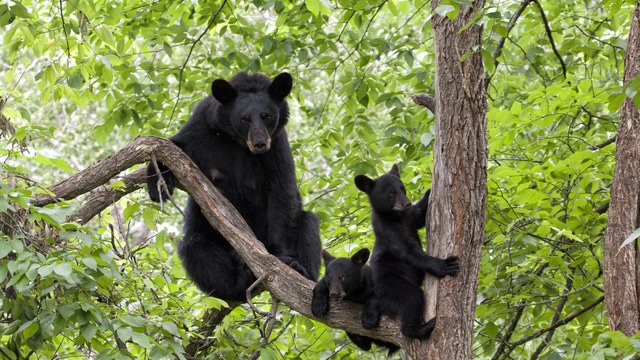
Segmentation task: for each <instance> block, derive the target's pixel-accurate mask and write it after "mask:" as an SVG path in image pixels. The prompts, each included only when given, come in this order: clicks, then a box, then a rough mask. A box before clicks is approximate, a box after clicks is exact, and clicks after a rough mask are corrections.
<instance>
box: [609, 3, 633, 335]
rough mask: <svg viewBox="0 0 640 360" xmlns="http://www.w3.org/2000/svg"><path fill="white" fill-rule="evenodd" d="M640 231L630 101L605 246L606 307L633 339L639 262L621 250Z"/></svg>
mask: <svg viewBox="0 0 640 360" xmlns="http://www.w3.org/2000/svg"><path fill="white" fill-rule="evenodd" d="M637 76H640V5H639V6H636V9H635V12H634V14H633V20H632V22H631V31H630V33H629V43H628V45H627V55H626V57H625V71H624V83H625V84H627V83H628V82H629V81H631V80H632V79H633V78H635V77H637ZM638 227H640V111H638V108H637V107H636V106H635V105H634V104H633V102H632V101H631V99H629V98H627V99H626V100H625V102H624V104H623V105H622V111H621V113H620V123H619V125H618V135H617V147H616V166H615V171H614V175H613V183H612V185H611V201H610V205H609V216H608V218H607V233H606V236H605V241H604V286H605V303H606V306H607V313H608V315H609V327H610V328H611V330H612V331H616V330H617V331H622V332H623V333H625V334H626V335H628V336H630V335H634V334H636V333H637V332H638V331H640V307H639V306H640V305H639V304H638V300H639V298H640V296H639V295H638V291H639V289H640V286H639V283H638V281H639V279H640V277H639V276H638V270H639V269H640V257H639V256H638V255H639V254H638V247H637V245H636V244H637V243H636V242H635V241H634V242H633V243H632V244H629V245H627V246H625V247H623V248H622V249H620V245H621V244H622V243H623V242H624V240H625V239H626V238H627V237H628V236H629V235H631V233H632V232H633V231H634V230H635V229H636V228H638Z"/></svg>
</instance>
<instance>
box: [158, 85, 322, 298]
mask: <svg viewBox="0 0 640 360" xmlns="http://www.w3.org/2000/svg"><path fill="white" fill-rule="evenodd" d="M291 88H292V78H291V75H289V74H288V73H282V74H280V75H278V76H276V77H275V78H274V79H273V81H271V80H270V79H269V78H268V77H267V76H265V75H263V74H253V75H248V74H246V73H239V74H237V75H235V76H234V77H232V78H231V79H229V81H226V80H222V79H218V80H215V81H213V83H212V84H211V95H209V96H208V97H206V98H205V99H204V100H203V101H202V102H200V103H199V104H198V106H197V107H196V109H195V110H194V112H193V114H192V115H191V117H190V119H189V121H187V123H186V124H185V125H184V126H183V127H182V129H181V130H180V131H179V132H178V133H177V134H176V135H174V136H172V137H171V138H170V140H171V141H172V142H173V143H175V144H176V145H177V146H178V147H180V148H181V149H182V150H183V151H184V152H185V153H186V154H187V155H188V156H189V157H190V158H191V159H192V160H193V161H194V163H195V164H196V165H197V166H198V167H199V168H200V170H201V171H202V172H203V173H204V174H205V175H206V176H207V177H208V179H209V180H210V181H211V182H212V183H213V184H214V185H215V186H216V188H217V189H218V190H220V192H221V193H222V194H223V195H224V196H225V197H226V198H227V199H228V200H229V201H230V202H231V203H232V204H233V206H234V207H235V208H236V209H237V210H238V212H239V213H240V214H241V215H242V217H243V218H244V219H245V220H246V222H247V224H248V225H249V226H250V227H251V229H252V230H253V232H254V234H255V235H256V237H257V238H258V240H260V241H261V242H262V243H264V245H265V247H266V249H267V251H268V252H269V253H271V254H273V255H275V256H276V257H278V258H279V259H280V260H282V261H283V262H284V263H286V264H287V265H289V266H291V267H292V268H293V269H295V270H297V271H298V272H300V273H301V274H302V275H304V276H305V277H307V278H308V279H311V280H314V281H315V280H316V279H317V278H318V274H319V271H320V252H321V250H322V248H321V242H320V236H319V221H318V218H317V217H316V216H315V214H312V213H310V212H306V211H303V210H302V201H301V197H300V193H299V192H298V187H297V182H296V177H295V167H294V161H293V157H292V154H291V149H290V147H289V141H288V139H287V133H286V131H285V125H286V124H287V122H288V120H289V107H288V105H287V101H286V100H285V98H286V97H287V95H289V92H290V91H291ZM158 166H159V168H160V171H161V173H162V176H163V178H164V181H165V183H166V184H167V188H168V192H169V194H171V193H172V192H173V189H174V185H175V182H174V178H173V175H172V174H171V172H170V171H169V169H168V168H167V167H166V166H165V165H164V164H161V163H159V164H158ZM147 176H148V180H147V183H148V191H149V196H150V198H151V199H152V200H153V201H160V200H161V197H162V199H166V198H167V197H168V194H166V193H165V192H164V191H162V192H160V191H159V190H158V177H157V173H156V171H155V167H154V166H153V164H149V166H148V168H147ZM183 230H184V238H183V239H182V241H181V242H180V243H179V245H178V254H179V256H180V258H181V260H182V263H183V265H184V267H185V270H186V272H187V274H188V275H189V277H190V278H191V279H192V280H193V281H194V283H195V284H196V285H197V286H198V287H199V288H200V289H201V290H202V291H203V292H204V293H206V294H209V295H211V296H214V297H217V298H221V299H224V300H244V299H246V295H245V292H246V289H247V288H248V287H249V286H250V285H251V284H252V283H253V282H254V281H255V277H254V276H253V274H252V273H251V271H250V270H249V268H248V267H247V266H246V264H244V263H243V261H242V260H241V258H240V256H239V255H238V254H237V252H236V251H235V250H234V249H233V248H232V247H231V245H230V244H229V243H228V242H227V240H226V239H225V238H224V237H223V236H222V235H220V233H218V232H217V231H216V230H215V229H214V228H213V227H212V226H211V225H210V224H209V222H208V221H207V220H206V219H205V217H204V216H203V215H202V213H201V211H200V207H199V206H198V205H197V204H196V202H195V201H194V199H193V198H192V197H191V196H190V197H189V199H188V200H187V206H186V211H185V219H184V226H183Z"/></svg>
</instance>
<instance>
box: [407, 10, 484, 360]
mask: <svg viewBox="0 0 640 360" xmlns="http://www.w3.org/2000/svg"><path fill="white" fill-rule="evenodd" d="M438 5H439V2H435V1H434V2H432V3H431V8H432V11H434V13H435V9H436V8H437V7H438ZM483 6H484V1H483V0H479V1H475V2H474V5H473V7H471V8H470V7H467V6H460V13H459V14H458V16H457V18H456V19H455V20H453V21H452V20H450V19H449V18H446V17H441V16H438V15H434V17H433V19H432V24H433V30H434V43H435V54H436V71H437V73H436V96H435V106H433V107H432V108H435V110H436V111H435V115H436V127H435V128H436V134H435V143H434V156H433V157H434V168H433V179H432V185H431V189H432V190H431V200H430V201H431V204H430V206H429V214H428V215H427V217H428V218H427V224H428V249H427V252H428V253H429V254H430V255H433V256H438V257H446V256H448V255H451V254H455V255H458V256H459V257H460V263H461V270H460V273H459V274H458V276H457V277H454V278H451V277H447V278H445V279H442V280H440V279H437V278H435V277H432V276H427V279H426V280H425V296H426V299H427V304H426V311H425V317H426V319H430V318H433V317H436V319H437V320H436V328H435V330H434V332H433V334H432V335H431V338H430V339H429V340H427V341H422V342H420V341H414V342H412V343H411V345H410V346H409V348H408V352H409V355H410V356H411V357H412V358H414V359H471V358H472V343H473V341H472V338H473V320H474V318H475V304H476V292H477V287H478V273H479V268H480V257H481V252H482V244H483V240H484V226H485V217H486V199H487V135H486V133H487V118H486V113H487V103H486V92H485V87H484V68H483V65H482V57H481V54H480V51H479V50H480V46H481V43H482V37H481V35H482V27H481V26H479V25H470V26H468V25H469V23H470V22H471V21H473V19H474V17H475V15H476V13H477V12H478V11H479V10H481V9H482V7H483ZM463 28H465V30H462V31H461V29H463ZM465 57H466V58H465ZM463 58H464V60H463V61H462V59H463ZM414 100H415V99H414Z"/></svg>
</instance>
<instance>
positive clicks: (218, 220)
mask: <svg viewBox="0 0 640 360" xmlns="http://www.w3.org/2000/svg"><path fill="white" fill-rule="evenodd" d="M152 154H155V156H156V157H157V159H158V160H159V161H160V162H162V163H163V164H164V165H166V166H167V167H169V169H170V170H171V172H172V173H173V175H174V177H175V178H176V179H177V181H178V182H179V183H181V184H182V188H184V189H185V190H186V191H187V192H188V193H189V194H190V195H192V196H193V198H194V199H195V200H196V202H197V203H198V205H199V206H200V208H201V209H202V213H203V215H204V216H205V217H206V218H207V220H208V221H209V222H210V223H211V224H212V226H213V227H214V228H215V229H216V230H217V231H219V232H220V233H221V234H222V235H223V236H224V237H225V238H226V239H227V240H228V241H229V243H230V244H231V246H233V247H234V248H235V249H236V251H238V253H239V254H240V256H241V257H242V259H243V261H244V262H245V263H246V264H247V266H249V268H250V269H251V271H252V272H253V273H254V275H255V276H256V277H257V278H260V277H263V276H264V280H263V282H262V284H263V285H264V287H265V288H266V289H267V291H269V292H270V293H271V295H272V296H273V297H274V298H276V299H278V300H280V301H281V302H282V303H284V304H286V305H287V306H289V307H290V308H291V309H293V310H295V311H297V312H299V313H300V314H302V315H305V316H307V317H310V318H314V317H313V315H312V314H311V297H312V290H313V287H314V286H315V283H314V282H312V281H310V280H308V279H306V278H304V277H303V276H302V275H300V274H299V273H298V272H296V271H295V270H293V269H292V268H290V267H288V266H287V265H285V264H284V263H282V262H281V261H280V260H279V259H277V258H276V257H275V256H273V255H271V254H269V253H268V252H267V251H266V249H265V247H264V245H263V244H262V243H261V242H259V241H258V240H257V239H256V237H255V235H254V234H253V232H252V231H251V228H249V226H248V225H247V223H246V222H245V221H244V219H243V218H242V217H241V216H240V214H239V213H238V212H237V211H236V210H235V208H234V207H233V205H232V204H231V203H230V202H229V201H228V200H227V199H226V198H225V197H224V196H222V194H220V192H219V191H218V190H217V189H216V188H215V187H214V186H213V185H212V184H211V182H210V181H209V180H208V179H207V178H206V177H205V176H204V174H202V172H201V171H200V170H199V169H198V168H197V166H196V165H195V164H194V163H193V162H192V161H191V159H189V157H188V156H187V155H186V154H185V153H184V152H183V151H182V150H181V149H180V148H178V147H177V146H176V145H175V144H173V143H172V142H171V141H169V140H167V139H162V138H158V137H138V138H136V139H134V140H133V141H132V142H130V143H129V144H128V145H127V146H125V147H124V148H122V149H121V150H120V151H118V152H117V153H115V154H113V155H110V156H108V157H107V158H105V159H104V160H102V161H100V162H98V163H97V164H95V165H92V166H90V167H88V168H87V169H85V170H83V171H82V172H80V173H78V174H75V175H73V176H71V177H69V178H68V179H66V180H64V181H62V182H60V183H58V184H55V185H53V186H51V187H49V188H48V191H49V193H47V194H38V195H37V196H36V198H35V199H34V200H33V201H32V203H33V204H34V205H36V206H44V205H47V204H51V203H55V202H56V201H58V200H60V199H64V200H68V199H73V198H76V197H77V196H80V195H83V194H86V193H88V192H90V191H92V190H94V189H100V190H98V191H97V192H99V193H100V192H101V193H100V195H99V196H96V197H94V198H91V199H90V200H88V202H87V203H85V206H83V207H82V208H81V212H83V215H82V216H81V215H80V214H78V215H77V216H76V218H78V219H81V220H88V219H89V218H90V215H88V214H90V213H94V212H95V211H96V209H98V208H99V207H100V206H103V205H104V204H107V205H106V206H108V204H111V203H112V202H113V199H114V198H115V197H117V196H122V195H123V194H125V193H128V192H131V191H133V190H134V189H137V188H139V184H140V182H142V181H141V178H140V176H141V172H142V171H144V170H138V171H136V172H134V173H132V174H130V175H128V176H126V177H125V178H124V179H125V180H126V181H125V185H126V186H125V189H120V190H117V191H110V190H104V189H105V188H104V186H105V184H107V183H108V182H109V181H110V180H111V179H112V178H114V177H115V176H117V175H118V174H120V173H121V172H123V171H126V170H128V169H129V168H131V167H132V166H134V165H136V164H141V163H146V162H148V161H149V159H150V158H151V155H152ZM134 174H135V175H134ZM143 178H144V177H143ZM127 184H128V185H127ZM89 203H91V204H92V206H90V208H91V211H89V207H88V205H87V204H89ZM83 209H85V210H84V211H83ZM361 313H362V306H361V305H358V304H355V303H351V302H348V301H332V302H331V311H330V312H329V314H328V315H326V316H325V317H323V318H321V319H316V320H318V321H320V322H322V323H324V324H326V325H328V326H330V327H333V328H338V329H343V330H346V331H349V332H352V333H355V334H359V335H364V336H368V337H371V338H376V339H380V340H384V341H387V342H390V343H393V344H396V345H398V346H400V347H404V346H406V345H407V344H408V340H407V339H406V338H405V337H404V336H403V335H402V334H401V332H400V328H399V326H398V323H397V322H396V321H391V320H390V319H388V318H386V317H383V319H381V322H380V326H379V327H378V328H376V329H373V330H366V329H364V328H363V327H362V326H361V324H360V314H361Z"/></svg>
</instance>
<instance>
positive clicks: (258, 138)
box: [247, 129, 271, 155]
mask: <svg viewBox="0 0 640 360" xmlns="http://www.w3.org/2000/svg"><path fill="white" fill-rule="evenodd" d="M247 147H248V148H249V151H251V152H252V153H254V154H256V155H257V154H264V153H266V152H267V151H269V149H271V136H269V133H268V132H267V131H266V129H259V130H250V131H249V136H247Z"/></svg>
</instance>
